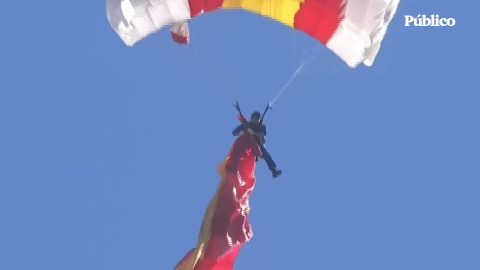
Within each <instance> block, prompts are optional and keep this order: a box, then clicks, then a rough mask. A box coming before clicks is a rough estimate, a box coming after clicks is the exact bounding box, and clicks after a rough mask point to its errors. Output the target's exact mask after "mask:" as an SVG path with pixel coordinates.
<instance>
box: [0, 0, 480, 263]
mask: <svg viewBox="0 0 480 270" xmlns="http://www.w3.org/2000/svg"><path fill="white" fill-rule="evenodd" d="M29 5H30V6H29V7H28V8H25V7H22V8H20V7H19V6H18V7H15V8H14V7H11V8H7V9H8V10H17V11H18V12H21V17H22V19H15V20H14V19H13V17H14V14H13V13H10V12H9V14H7V15H6V16H7V17H8V18H7V21H10V22H14V23H12V25H13V29H12V28H11V29H10V30H7V31H8V33H7V36H8V37H9V40H10V41H12V42H8V43H7V44H5V43H3V45H1V46H6V47H4V48H5V49H2V51H3V52H2V54H1V55H0V56H1V59H2V61H1V62H2V63H1V65H0V66H1V69H2V70H1V74H2V75H0V76H2V79H1V80H0V113H1V115H2V116H1V118H0V119H1V122H2V128H1V132H0V141H1V143H0V149H1V150H0V212H1V215H0V216H1V219H0V220H1V222H0V258H1V259H0V269H4V270H44V269H45V270H47V269H48V270H65V269H68V270H77V269H78V270H84V269H90V270H96V269H99V270H100V269H101V270H104V269H116V270H127V269H143V270H149V269H152V270H153V269H173V266H174V265H175V264H176V263H177V262H178V261H179V260H180V259H181V258H182V257H183V255H184V254H185V253H186V252H187V251H188V250H189V249H190V248H192V247H194V245H195V243H196V237H197V233H198V230H199V227H200V222H201V220H202V217H203V213H204V211H205V208H206V206H207V203H208V201H209V200H210V198H211V196H212V194H213V192H214V190H215V188H216V186H217V184H218V180H219V178H218V176H217V175H216V165H217V164H218V163H219V162H220V161H221V160H222V159H223V158H224V156H225V154H226V153H227V151H228V149H229V147H230V145H231V143H232V142H233V140H234V138H233V137H232V136H231V130H232V128H233V127H234V126H235V125H236V124H237V121H236V118H235V117H236V115H235V111H234V109H233V107H232V105H231V104H232V103H233V102H234V101H235V100H236V99H238V100H239V101H240V103H241V105H242V107H243V110H244V111H245V112H251V111H252V110H254V109H263V107H264V106H265V104H266V103H267V102H268V101H269V100H271V98H272V97H273V96H274V95H275V94H276V93H277V92H278V90H279V89H280V88H281V87H282V86H283V85H284V84H285V82H286V81H287V79H288V77H289V76H290V75H291V74H292V72H293V71H294V70H295V68H296V67H297V66H298V64H299V63H300V62H301V61H302V60H304V59H308V61H309V63H310V64H309V65H308V66H307V68H306V70H305V71H304V72H302V73H301V74H300V75H299V76H297V77H296V79H295V81H293V83H292V84H291V85H290V87H289V88H288V90H287V91H286V92H285V93H284V95H282V96H281V98H280V99H279V100H278V101H277V102H276V104H275V110H274V111H273V112H271V113H270V114H269V115H268V116H267V119H266V124H267V127H268V132H269V136H268V138H267V146H268V148H269V149H270V151H271V154H272V155H273V157H274V159H275V160H276V162H277V163H278V165H279V167H280V168H281V169H282V170H283V171H284V175H283V176H281V177H280V178H278V180H277V179H275V180H273V179H272V178H271V175H270V173H269V171H268V170H267V168H266V165H265V164H264V163H259V166H258V168H257V178H258V182H257V187H256V189H255V191H254V193H253V197H252V199H251V206H252V212H251V222H252V227H253V232H254V237H253V239H252V241H251V242H249V243H248V244H247V245H246V246H245V248H244V249H243V250H242V252H241V253H240V255H239V257H238V259H237V264H236V269H238V270H242V269H249V270H257V269H278V270H292V269H329V270H346V269H348V270H351V269H366V270H405V269H408V270H425V269H435V270H443V269H448V270H453V269H455V270H456V269H461V270H474V269H480V261H479V259H478V258H479V257H478V254H479V253H480V244H479V243H480V233H479V230H478V228H480V218H479V215H478V208H479V205H480V202H479V199H478V192H479V190H480V184H479V180H480V170H479V163H480V154H479V153H480V143H479V138H480V128H479V125H478V123H479V120H478V118H479V117H480V109H479V106H478V104H479V101H480V94H479V91H478V87H477V86H476V81H475V82H474V76H476V75H477V74H476V71H478V67H477V66H476V65H475V59H478V53H476V52H478V50H477V48H476V47H474V46H476V45H475V44H478V42H477V43H474V42H473V41H474V40H476V38H475V37H474V36H473V35H472V34H471V31H472V28H473V25H474V22H475V20H476V17H474V16H470V15H469V14H468V12H469V11H468V10H474V9H475V7H471V9H470V8H469V9H468V10H467V11H466V12H465V7H464V6H463V5H456V4H453V2H451V1H432V0H429V1H423V2H422V3H420V2H418V1H417V2H416V3H412V2H407V1H403V2H402V3H400V6H399V9H398V11H397V15H396V17H395V19H394V20H393V22H392V23H391V25H390V28H389V31H388V33H387V36H386V39H385V41H384V43H383V45H382V49H381V51H380V54H379V56H378V58H377V61H376V62H375V64H374V66H373V67H372V68H365V67H359V68H357V69H349V68H347V67H346V65H345V64H344V63H343V62H341V61H340V60H339V59H338V58H337V57H336V56H335V55H333V53H332V52H330V51H328V50H327V49H325V48H324V47H320V49H319V50H317V51H315V52H313V53H312V51H313V49H314V48H315V47H316V42H315V41H314V40H313V39H311V38H310V37H308V36H306V35H304V34H302V33H300V32H296V31H294V30H292V29H289V28H288V27H284V26H282V25H280V24H278V23H275V22H272V21H269V20H268V19H265V18H261V17H258V16H255V15H252V14H248V13H244V12H217V13H212V14H210V15H208V16H201V17H198V18H197V19H195V20H194V21H192V22H191V24H190V28H191V29H190V30H191V33H192V42H191V45H189V46H188V47H181V46H178V45H177V44H175V43H174V42H172V41H171V40H170V36H169V31H168V30H166V29H165V31H161V32H159V33H157V34H155V35H152V36H150V37H149V38H147V39H145V40H144V41H142V42H141V43H139V44H138V45H136V46H135V47H132V48H129V47H126V46H125V45H124V44H123V43H122V41H121V40H120V38H119V37H118V36H117V35H116V34H115V33H114V32H113V30H111V28H110V26H109V24H108V22H107V19H106V15H105V3H104V1H83V2H76V3H75V5H73V4H72V5H70V6H66V4H65V2H64V1H58V0H53V1H48V2H41V1H38V2H36V3H31V4H29ZM432 13H434V14H439V15H440V17H447V18H449V17H453V18H455V19H456V25H455V26H454V27H404V26H403V24H404V16H405V15H414V16H416V15H418V14H432ZM17 29H18V31H13V30H17ZM305 57H308V58H305ZM5 63H6V65H5ZM5 75H6V76H5ZM3 76H5V77H3Z"/></svg>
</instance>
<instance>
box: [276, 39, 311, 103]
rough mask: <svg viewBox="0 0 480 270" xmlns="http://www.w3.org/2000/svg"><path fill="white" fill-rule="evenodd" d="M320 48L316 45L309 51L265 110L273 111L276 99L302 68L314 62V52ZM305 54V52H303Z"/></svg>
mask: <svg viewBox="0 0 480 270" xmlns="http://www.w3.org/2000/svg"><path fill="white" fill-rule="evenodd" d="M319 48H320V45H319V44H317V46H315V48H314V49H313V50H312V51H311V53H310V55H309V57H303V59H302V61H301V62H300V64H299V65H298V67H297V69H295V71H294V72H293V73H292V75H291V76H290V78H289V79H288V81H287V82H286V83H285V84H284V85H283V87H282V88H280V90H279V91H278V93H277V94H276V95H275V97H274V98H273V99H272V100H271V101H270V102H269V103H268V106H267V109H268V108H270V109H273V108H272V106H273V104H274V103H275V102H276V101H277V99H278V98H280V96H281V95H283V93H285V91H286V90H287V89H288V87H289V86H290V85H291V84H292V82H293V81H294V80H295V78H296V77H297V75H298V74H300V72H301V71H303V69H304V67H305V66H307V65H309V64H311V63H312V61H313V60H315V57H312V56H314V54H315V52H316V51H317V50H318V49H319ZM305 52H306V51H305Z"/></svg>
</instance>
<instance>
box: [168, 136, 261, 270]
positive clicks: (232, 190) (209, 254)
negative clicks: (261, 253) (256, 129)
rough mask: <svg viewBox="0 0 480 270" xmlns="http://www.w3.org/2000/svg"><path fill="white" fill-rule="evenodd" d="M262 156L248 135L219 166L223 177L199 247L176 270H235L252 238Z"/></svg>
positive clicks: (241, 138)
mask: <svg viewBox="0 0 480 270" xmlns="http://www.w3.org/2000/svg"><path fill="white" fill-rule="evenodd" d="M258 155H261V152H260V148H259V147H258V145H257V143H256V142H255V139H254V138H253V135H252V134H251V133H250V132H244V133H243V134H242V135H240V136H239V137H238V138H237V139H236V140H235V142H234V144H233V145H232V148H231V149H230V151H229V153H228V155H227V158H226V159H225V160H224V161H223V162H221V163H220V164H219V165H218V172H219V174H220V176H221V180H220V183H219V185H218V188H217V191H216V192H215V195H214V197H213V198H212V200H211V201H210V203H209V205H208V208H207V211H206V212H205V215H204V219H203V222H202V225H201V228H200V233H199V236H198V242H197V247H196V248H194V249H191V250H190V251H189V252H187V254H186V255H185V256H184V257H183V258H182V259H181V260H180V262H179V263H178V264H177V265H176V266H175V270H232V269H233V265H234V263H235V259H236V257H237V255H238V253H239V252H240V250H241V248H242V246H243V245H244V244H245V243H247V242H248V241H249V240H250V239H251V238H252V237H253V232H252V229H251V226H250V222H249V219H248V214H249V212H250V205H249V199H250V195H251V193H252V191H253V188H254V187H255V157H256V156H258Z"/></svg>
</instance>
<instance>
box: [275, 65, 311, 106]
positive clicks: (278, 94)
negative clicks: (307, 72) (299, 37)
mask: <svg viewBox="0 0 480 270" xmlns="http://www.w3.org/2000/svg"><path fill="white" fill-rule="evenodd" d="M303 67H304V63H303V61H302V62H301V63H300V64H299V65H298V67H297V69H296V70H295V71H294V72H293V74H292V75H291V76H290V78H289V79H288V81H287V82H286V83H285V84H284V85H283V87H282V88H281V89H280V91H278V93H277V95H275V97H274V98H273V99H272V101H270V102H269V103H268V104H269V106H270V108H271V107H272V106H273V104H274V103H275V102H276V101H277V99H278V98H279V97H280V96H281V95H283V93H284V92H285V90H287V89H288V87H289V86H290V84H292V82H293V80H295V78H296V77H297V75H298V74H299V73H300V71H302V69H303Z"/></svg>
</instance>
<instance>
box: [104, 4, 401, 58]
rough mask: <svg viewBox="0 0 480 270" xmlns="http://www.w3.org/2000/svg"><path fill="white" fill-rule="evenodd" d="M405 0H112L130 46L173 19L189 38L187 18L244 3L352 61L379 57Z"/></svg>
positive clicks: (180, 35)
mask: <svg viewBox="0 0 480 270" xmlns="http://www.w3.org/2000/svg"><path fill="white" fill-rule="evenodd" d="M399 2H400V0H107V17H108V20H109V22H110V25H111V26H112V28H113V29H114V30H115V31H116V32H117V33H118V35H119V36H120V37H121V38H122V40H123V41H124V42H125V44H127V45H128V46H133V45H134V44H135V43H136V42H138V41H140V40H141V39H143V38H145V37H146V36H148V35H150V34H152V33H154V32H156V31H157V30H159V29H160V28H163V27H165V26H167V25H173V27H172V29H171V33H172V37H173V39H174V40H175V41H176V42H177V43H180V44H188V42H189V40H190V33H189V29H188V24H187V21H188V20H190V19H192V18H194V17H195V16H198V15H200V14H203V13H207V12H211V11H214V10H219V9H243V10H246V11H249V12H252V13H256V14H260V15H262V16H265V17H268V18H271V19H273V20H277V21H279V22H281V23H283V24H284V25H286V26H289V27H292V28H294V29H297V30H299V31H303V32H305V33H307V34H309V35H310V36H312V37H313V38H315V39H317V40H318V41H320V42H321V43H322V44H324V45H325V46H326V47H327V48H329V49H330V50H332V51H333V52H335V53H336V54H337V55H338V56H339V57H340V58H341V59H342V60H343V61H344V62H346V63H347V65H348V66H350V67H356V66H357V65H358V64H360V63H363V64H365V65H366V66H371V65H373V62H374V60H375V58H376V56H377V54H378V51H379V49H380V45H381V42H382V40H383V38H384V36H385V33H386V31H387V27H388V24H389V22H390V21H391V20H392V18H393V16H394V14H395V12H396V10H397V6H398V4H399Z"/></svg>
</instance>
